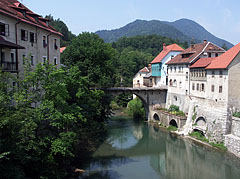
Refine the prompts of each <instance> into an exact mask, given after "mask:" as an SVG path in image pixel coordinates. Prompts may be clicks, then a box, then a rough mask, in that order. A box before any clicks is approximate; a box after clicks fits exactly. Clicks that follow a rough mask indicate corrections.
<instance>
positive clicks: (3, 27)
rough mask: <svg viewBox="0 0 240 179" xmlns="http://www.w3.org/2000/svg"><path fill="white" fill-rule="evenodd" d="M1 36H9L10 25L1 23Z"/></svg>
mask: <svg viewBox="0 0 240 179" xmlns="http://www.w3.org/2000/svg"><path fill="white" fill-rule="evenodd" d="M0 35H3V36H9V25H8V24H4V23H1V22H0Z"/></svg>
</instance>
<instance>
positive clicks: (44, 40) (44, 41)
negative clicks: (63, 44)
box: [43, 35, 47, 48]
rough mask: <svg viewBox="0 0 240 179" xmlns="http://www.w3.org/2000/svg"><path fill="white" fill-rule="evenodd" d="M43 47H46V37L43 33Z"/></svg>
mask: <svg viewBox="0 0 240 179" xmlns="http://www.w3.org/2000/svg"><path fill="white" fill-rule="evenodd" d="M43 47H44V48H46V47H47V37H46V36H45V35H44V36H43Z"/></svg>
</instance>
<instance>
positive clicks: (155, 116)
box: [153, 113, 161, 122]
mask: <svg viewBox="0 0 240 179" xmlns="http://www.w3.org/2000/svg"><path fill="white" fill-rule="evenodd" d="M153 119H154V120H155V121H158V122H161V120H160V117H159V116H158V114H157V113H155V114H154V115H153Z"/></svg>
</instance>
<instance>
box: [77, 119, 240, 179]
mask: <svg viewBox="0 0 240 179" xmlns="http://www.w3.org/2000/svg"><path fill="white" fill-rule="evenodd" d="M92 157H93V158H92V160H91V162H90V163H89V164H87V166H85V169H86V172H85V174H84V175H83V176H81V177H80V178H104V179H108V178H109V179H116V178H124V179H128V178H129V179H134V178H137V179H148V178H150V179H155V178H160V179H240V160H239V159H237V158H235V157H233V156H232V155H230V154H228V153H224V152H221V151H218V150H216V149H212V148H209V147H206V146H202V145H199V144H195V143H194V142H193V141H191V140H189V139H183V138H179V137H177V136H174V135H173V134H170V133H168V132H166V131H163V130H160V129H159V128H157V127H154V126H153V125H151V124H148V123H146V122H143V121H134V120H133V119H131V118H127V117H115V118H112V119H111V120H110V121H109V125H108V138H107V139H106V141H105V142H104V143H103V144H102V145H100V147H99V148H98V150H97V151H96V152H95V153H94V154H93V156H92Z"/></svg>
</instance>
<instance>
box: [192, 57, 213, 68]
mask: <svg viewBox="0 0 240 179" xmlns="http://www.w3.org/2000/svg"><path fill="white" fill-rule="evenodd" d="M214 59H215V57H213V58H200V59H199V60H198V61H196V62H195V63H194V64H192V65H191V66H190V68H205V67H207V66H208V65H209V64H210V63H211V62H212V61H213V60H214Z"/></svg>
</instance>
